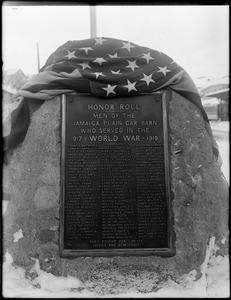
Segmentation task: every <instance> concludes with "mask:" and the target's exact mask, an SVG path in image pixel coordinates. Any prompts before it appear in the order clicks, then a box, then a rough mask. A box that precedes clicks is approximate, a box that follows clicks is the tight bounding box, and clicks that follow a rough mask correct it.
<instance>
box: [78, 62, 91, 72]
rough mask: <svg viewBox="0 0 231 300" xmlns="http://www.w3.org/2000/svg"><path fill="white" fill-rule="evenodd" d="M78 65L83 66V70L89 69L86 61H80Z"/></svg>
mask: <svg viewBox="0 0 231 300" xmlns="http://www.w3.org/2000/svg"><path fill="white" fill-rule="evenodd" d="M78 65H80V66H82V67H83V70H84V69H86V68H89V69H91V67H90V66H89V64H88V62H83V63H80V64H78Z"/></svg>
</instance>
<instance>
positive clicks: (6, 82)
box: [2, 69, 28, 104]
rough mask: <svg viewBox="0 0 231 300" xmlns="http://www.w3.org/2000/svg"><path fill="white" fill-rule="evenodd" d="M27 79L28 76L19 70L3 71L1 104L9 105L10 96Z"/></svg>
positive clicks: (10, 101)
mask: <svg viewBox="0 0 231 300" xmlns="http://www.w3.org/2000/svg"><path fill="white" fill-rule="evenodd" d="M27 79H28V76H26V75H25V74H24V73H23V71H22V70H21V69H12V70H7V71H3V85H2V91H3V93H2V102H3V104H10V103H12V102H13V100H12V96H13V95H14V94H15V93H16V92H17V91H18V90H19V89H20V88H21V87H22V86H23V85H24V83H25V82H26V81H27Z"/></svg>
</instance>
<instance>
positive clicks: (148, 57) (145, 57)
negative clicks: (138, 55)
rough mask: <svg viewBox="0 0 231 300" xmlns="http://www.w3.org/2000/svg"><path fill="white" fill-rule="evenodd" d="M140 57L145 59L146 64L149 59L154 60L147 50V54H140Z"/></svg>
mask: <svg viewBox="0 0 231 300" xmlns="http://www.w3.org/2000/svg"><path fill="white" fill-rule="evenodd" d="M142 58H144V59H146V61H147V64H149V61H150V60H154V58H153V57H151V55H150V52H148V53H147V54H144V55H143V56H142Z"/></svg>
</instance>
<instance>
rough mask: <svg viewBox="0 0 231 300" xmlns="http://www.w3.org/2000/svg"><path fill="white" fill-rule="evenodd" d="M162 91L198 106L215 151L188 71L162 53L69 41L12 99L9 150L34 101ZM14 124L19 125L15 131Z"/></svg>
mask: <svg viewBox="0 0 231 300" xmlns="http://www.w3.org/2000/svg"><path fill="white" fill-rule="evenodd" d="M164 87H169V88H171V89H173V90H175V91H176V92H178V93H179V94H181V95H182V96H184V97H185V98H187V99H188V100H190V101H192V102H193V103H194V104H195V105H197V106H198V107H199V108H200V110H201V112H202V115H203V117H204V119H205V121H206V122H205V123H207V125H206V126H207V128H208V132H209V134H210V136H211V138H212V142H213V145H214V149H217V148H218V147H217V144H216V142H215V140H214V139H213V136H212V131H211V128H210V125H209V121H208V117H207V114H206V112H205V110H204V108H203V106H202V103H201V98H200V96H199V94H198V91H197V88H196V86H195V84H194V82H193V80H192V79H191V77H190V76H189V75H188V73H187V72H186V71H185V70H184V69H183V68H182V67H181V66H179V65H178V64H177V63H176V62H175V61H174V60H173V59H172V58H170V57H169V56H167V55H166V54H164V53H163V52H161V51H158V50H153V49H150V48H148V47H143V46H139V45H137V44H134V43H132V42H130V41H125V40H118V39H112V38H106V37H96V38H91V39H85V40H78V41H68V42H66V43H65V44H63V45H62V46H60V47H59V48H58V49H57V50H56V51H55V52H53V53H52V54H51V55H50V56H49V58H48V59H47V61H46V63H45V65H44V66H43V67H42V68H41V69H40V72H39V73H38V74H36V75H34V76H32V77H31V78H30V80H28V82H27V83H26V84H25V85H24V86H23V88H22V89H21V90H20V91H18V93H17V94H16V95H15V96H14V99H15V100H17V103H18V107H15V106H14V107H13V109H12V111H11V112H10V113H11V117H8V124H7V125H5V128H7V130H5V131H7V132H8V135H6V136H5V149H9V148H11V147H13V146H15V145H17V144H18V143H21V142H22V141H23V139H24V137H25V134H26V131H27V129H26V130H25V127H26V128H27V127H28V126H29V121H28V117H27V118H25V116H23V114H27V113H28V109H26V108H25V107H26V106H27V101H29V99H30V98H34V99H40V100H50V99H52V98H54V97H55V96H57V95H60V94H67V93H72V92H77V93H88V94H89V93H90V94H92V95H94V96H97V97H103V98H105V99H107V98H112V97H114V98H116V97H119V96H126V95H137V94H142V93H151V92H154V91H157V90H159V89H162V88H164ZM18 108H20V109H19V110H18ZM17 110H18V113H17ZM13 112H14V114H13ZM20 114H21V115H20ZM12 118H14V120H12ZM6 119H7V117H6ZM25 120H27V121H25ZM12 121H14V122H15V123H14V124H17V125H15V126H14V130H13V128H12ZM20 121H21V122H20ZM10 123H11V124H10ZM21 123H23V124H21ZM25 123H26V124H25Z"/></svg>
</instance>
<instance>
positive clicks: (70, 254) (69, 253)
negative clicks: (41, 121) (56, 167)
mask: <svg viewBox="0 0 231 300" xmlns="http://www.w3.org/2000/svg"><path fill="white" fill-rule="evenodd" d="M69 95H70V96H92V97H93V98H94V96H93V95H91V94H89V93H81V94H80V93H70V94H68V95H65V94H62V97H61V176H60V195H61V197H60V198H61V201H60V234H59V238H60V241H59V252H60V257H62V258H77V257H113V256H161V257H171V256H174V255H175V254H176V248H175V232H174V229H173V224H174V221H173V209H172V197H171V192H170V190H171V178H170V169H171V166H170V165H169V161H170V153H171V151H170V137H169V134H168V130H169V119H168V109H169V108H168V105H167V98H170V96H169V95H168V94H167V93H166V91H156V92H153V93H142V94H139V95H135V97H137V96H147V95H149V96H150V95H160V96H161V98H162V110H163V138H164V158H165V183H166V192H167V195H166V196H167V212H168V216H167V218H168V239H169V240H168V245H169V247H168V248H157V249H155V248H127V249H126V248H124V249H84V250H82V249H81V250H80V249H65V248H64V201H65V144H66V126H65V125H66V101H67V98H68V96H69ZM166 145H167V146H166Z"/></svg>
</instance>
